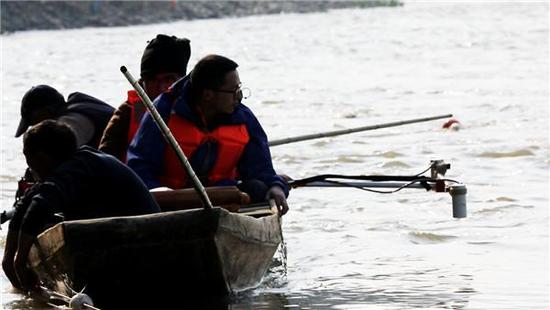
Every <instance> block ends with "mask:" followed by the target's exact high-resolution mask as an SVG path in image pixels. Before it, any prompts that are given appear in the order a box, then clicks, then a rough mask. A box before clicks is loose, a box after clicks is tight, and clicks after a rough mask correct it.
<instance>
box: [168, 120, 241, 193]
mask: <svg viewBox="0 0 550 310" xmlns="http://www.w3.org/2000/svg"><path fill="white" fill-rule="evenodd" d="M168 128H170V131H172V133H173V134H174V137H175V138H176V141H177V142H178V144H179V145H180V147H181V149H182V150H183V152H184V153H185V156H186V157H187V158H190V157H191V156H193V153H194V152H195V151H196V150H197V148H198V147H199V146H200V145H202V144H203V143H205V142H207V141H216V142H217V145H218V147H217V154H216V161H215V163H214V166H213V167H212V169H210V171H209V172H208V184H205V185H206V186H208V185H213V184H215V183H216V182H218V181H221V180H234V179H235V178H237V163H238V162H239V159H240V158H241V155H242V154H243V151H244V148H245V146H246V144H247V143H248V141H249V140H250V136H249V134H248V130H247V129H246V125H245V124H238V125H222V126H220V127H218V128H216V129H214V130H213V131H211V132H204V131H202V130H200V129H199V128H197V127H196V126H195V124H193V123H192V122H190V121H188V120H186V119H184V118H183V117H181V116H178V115H176V114H174V113H173V114H172V115H171V116H170V120H169V121H168ZM159 180H160V183H161V185H162V186H167V187H170V188H172V189H178V188H183V187H187V186H188V184H187V183H188V182H187V180H188V176H187V172H185V170H184V168H183V166H182V164H181V163H180V161H179V159H178V157H177V155H176V152H175V151H174V150H173V149H172V148H171V147H170V146H169V145H167V146H166V148H165V151H164V168H163V173H162V176H161V177H160V178H159Z"/></svg>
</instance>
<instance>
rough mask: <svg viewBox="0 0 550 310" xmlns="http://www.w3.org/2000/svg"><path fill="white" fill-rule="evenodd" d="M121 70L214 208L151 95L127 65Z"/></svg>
mask: <svg viewBox="0 0 550 310" xmlns="http://www.w3.org/2000/svg"><path fill="white" fill-rule="evenodd" d="M120 72H122V74H124V76H125V77H126V79H128V82H130V84H132V86H133V87H134V89H135V90H136V92H137V93H138V95H139V97H140V98H141V101H142V102H143V103H144V104H145V106H146V107H147V110H149V113H151V116H152V117H153V120H154V121H155V123H156V124H157V126H158V127H159V129H160V131H161V132H162V134H163V135H164V137H165V138H166V140H167V141H168V142H169V143H170V145H171V146H172V148H173V149H174V151H175V152H176V154H177V156H178V158H179V160H180V162H181V164H182V165H183V167H184V168H185V171H186V172H187V174H188V175H189V177H190V178H191V180H192V181H193V187H194V188H195V190H196V191H197V194H198V195H199V197H200V199H201V202H202V205H203V207H204V208H205V209H212V202H210V199H209V198H208V194H206V190H205V189H204V186H202V183H201V182H200V181H199V178H198V177H197V175H196V174H195V171H193V168H192V167H191V164H190V163H189V161H188V160H187V157H185V154H184V153H183V151H182V149H181V147H180V145H179V144H178V142H177V141H176V139H175V138H174V135H173V134H172V132H170V129H169V128H168V126H166V123H165V122H164V120H163V119H162V117H161V116H160V114H159V112H158V111H157V109H156V108H155V106H154V105H153V102H151V99H149V96H147V94H146V93H145V91H144V90H143V88H142V87H141V85H139V83H138V81H137V80H136V79H134V77H133V76H132V75H131V74H130V72H129V71H128V69H127V68H126V67H125V66H122V67H120Z"/></svg>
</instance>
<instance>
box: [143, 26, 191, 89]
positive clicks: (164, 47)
mask: <svg viewBox="0 0 550 310" xmlns="http://www.w3.org/2000/svg"><path fill="white" fill-rule="evenodd" d="M190 57H191V45H190V41H189V39H185V38H183V39H180V38H177V37H175V36H167V35H164V34H158V35H157V37H156V38H154V39H153V40H151V41H149V44H147V47H145V50H144V51H143V56H141V77H142V78H143V77H152V76H154V75H155V74H158V73H179V74H181V75H182V76H184V75H185V74H186V72H187V63H188V62H189V58H190Z"/></svg>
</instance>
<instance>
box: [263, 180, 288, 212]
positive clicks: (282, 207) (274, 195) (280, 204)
mask: <svg viewBox="0 0 550 310" xmlns="http://www.w3.org/2000/svg"><path fill="white" fill-rule="evenodd" d="M265 198H266V200H269V199H273V200H275V205H277V208H278V209H279V213H280V214H281V215H284V214H286V213H287V212H288V205H287V203H286V197H285V192H284V191H283V189H282V188H281V187H279V186H277V185H274V186H272V187H271V188H270V189H269V190H268V191H267V194H266V196H265Z"/></svg>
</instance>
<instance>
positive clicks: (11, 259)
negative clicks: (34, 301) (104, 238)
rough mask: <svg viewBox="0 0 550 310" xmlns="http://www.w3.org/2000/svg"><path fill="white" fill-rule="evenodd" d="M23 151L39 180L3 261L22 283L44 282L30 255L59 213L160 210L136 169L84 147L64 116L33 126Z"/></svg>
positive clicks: (18, 213)
mask: <svg viewBox="0 0 550 310" xmlns="http://www.w3.org/2000/svg"><path fill="white" fill-rule="evenodd" d="M23 153H24V154H25V159H26V160H27V163H28V165H29V167H30V168H31V169H32V170H33V172H34V174H35V176H36V178H37V183H36V184H35V185H34V186H33V187H32V188H30V189H29V190H28V191H27V192H25V196H24V197H23V198H22V199H21V200H19V201H18V203H17V208H16V210H15V214H14V216H13V218H12V220H11V222H10V225H9V230H8V234H7V237H6V244H5V250H4V257H3V260H2V267H3V269H4V272H5V273H6V276H7V277H8V279H9V280H10V281H11V283H12V284H13V285H14V286H15V287H17V288H21V289H25V290H30V289H33V288H35V287H36V285H37V284H38V283H37V281H36V277H35V276H34V275H33V274H32V273H31V272H30V270H28V269H27V257H28V253H29V250H30V247H31V245H32V243H33V240H34V238H35V237H36V236H37V235H38V234H39V233H40V232H42V231H43V230H44V229H45V228H47V226H49V225H51V224H52V223H55V221H53V220H52V219H53V217H54V214H57V213H59V212H61V213H62V214H63V217H64V220H79V219H91V218H100V217H112V216H130V215H141V214H149V213H156V212H159V211H160V210H159V207H158V205H157V203H156V202H155V200H154V199H153V197H152V196H151V194H150V193H149V191H148V190H147V187H146V186H145V184H143V182H142V181H141V179H140V178H139V177H138V176H137V175H136V174H135V173H134V172H133V171H132V170H131V169H130V168H128V167H127V166H126V165H124V164H122V163H121V162H120V161H119V160H117V159H115V158H114V157H113V156H110V155H107V154H104V153H102V152H100V151H97V150H95V149H93V148H90V147H88V146H83V147H80V148H78V147H77V143H76V139H75V136H74V134H73V132H72V130H71V129H70V128H69V127H68V126H67V125H65V124H63V123H61V122H59V121H55V120H45V121H43V122H40V123H39V124H38V125H36V126H33V127H32V128H30V129H29V130H28V131H27V132H26V133H25V135H24V137H23ZM121 185H122V186H121Z"/></svg>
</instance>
